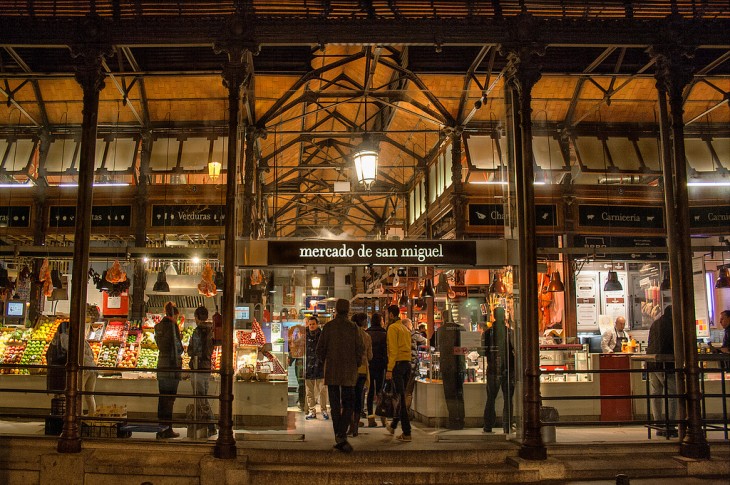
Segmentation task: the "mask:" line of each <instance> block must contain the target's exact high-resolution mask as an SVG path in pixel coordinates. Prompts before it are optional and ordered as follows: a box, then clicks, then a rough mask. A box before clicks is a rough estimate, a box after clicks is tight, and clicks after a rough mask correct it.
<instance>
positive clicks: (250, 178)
mask: <svg viewBox="0 0 730 485" xmlns="http://www.w3.org/2000/svg"><path fill="white" fill-rule="evenodd" d="M256 131H257V130H256V127H255V126H252V125H249V126H247V127H246V143H245V145H244V151H243V154H244V157H243V163H244V166H243V214H242V215H241V216H242V217H241V219H242V220H241V223H242V225H243V230H242V231H241V236H243V238H244V239H252V238H254V232H255V231H254V225H255V221H254V216H253V213H254V211H253V209H254V206H255V204H254V202H255V198H254V194H253V182H254V173H255V166H256V160H255V159H254V149H253V148H254V143H255V140H256Z"/></svg>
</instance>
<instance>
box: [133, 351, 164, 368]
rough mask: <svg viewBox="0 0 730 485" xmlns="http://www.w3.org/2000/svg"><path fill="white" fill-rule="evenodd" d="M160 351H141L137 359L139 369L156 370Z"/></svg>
mask: <svg viewBox="0 0 730 485" xmlns="http://www.w3.org/2000/svg"><path fill="white" fill-rule="evenodd" d="M159 353H160V351H159V350H157V349H147V348H144V347H142V349H140V351H139V358H138V359H137V368H138V369H154V368H156V367H157V357H158V355H159Z"/></svg>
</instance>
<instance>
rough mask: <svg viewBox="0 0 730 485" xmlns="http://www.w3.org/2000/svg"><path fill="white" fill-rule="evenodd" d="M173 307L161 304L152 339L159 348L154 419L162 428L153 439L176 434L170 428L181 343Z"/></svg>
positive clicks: (180, 358)
mask: <svg viewBox="0 0 730 485" xmlns="http://www.w3.org/2000/svg"><path fill="white" fill-rule="evenodd" d="M176 313H179V312H177V307H176V306H175V304H174V303H173V302H171V301H168V302H167V303H166V304H165V316H164V317H162V320H160V323H158V324H157V325H155V342H157V348H158V349H159V355H158V357H157V370H158V372H157V386H158V389H159V391H160V394H165V395H163V396H160V397H159V399H158V401H157V418H158V419H159V421H160V426H161V427H162V428H163V429H162V430H161V431H159V432H158V433H157V439H165V438H177V437H179V436H180V434H179V433H176V432H175V430H173V429H172V410H173V407H174V406H175V394H177V387H178V385H179V384H180V369H182V353H183V345H182V341H181V340H180V329H179V328H178V326H177V321H176V319H175V314H176Z"/></svg>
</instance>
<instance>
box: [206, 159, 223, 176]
mask: <svg viewBox="0 0 730 485" xmlns="http://www.w3.org/2000/svg"><path fill="white" fill-rule="evenodd" d="M220 174H221V162H217V161H211V162H209V163H208V176H209V177H210V179H211V180H216V179H217V178H218V177H219V176H220Z"/></svg>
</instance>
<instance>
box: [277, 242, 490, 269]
mask: <svg viewBox="0 0 730 485" xmlns="http://www.w3.org/2000/svg"><path fill="white" fill-rule="evenodd" d="M268 248H269V250H268V254H269V256H268V264H270V265H274V264H277V265H310V264H312V265H314V264H330V265H335V264H343V265H368V264H392V265H409V266H410V265H414V266H415V265H446V264H448V265H452V266H474V265H475V264H476V242H475V241H269V244H268Z"/></svg>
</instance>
